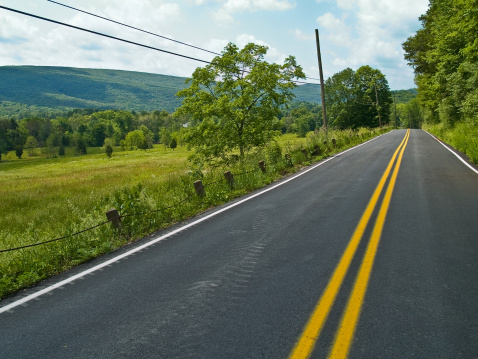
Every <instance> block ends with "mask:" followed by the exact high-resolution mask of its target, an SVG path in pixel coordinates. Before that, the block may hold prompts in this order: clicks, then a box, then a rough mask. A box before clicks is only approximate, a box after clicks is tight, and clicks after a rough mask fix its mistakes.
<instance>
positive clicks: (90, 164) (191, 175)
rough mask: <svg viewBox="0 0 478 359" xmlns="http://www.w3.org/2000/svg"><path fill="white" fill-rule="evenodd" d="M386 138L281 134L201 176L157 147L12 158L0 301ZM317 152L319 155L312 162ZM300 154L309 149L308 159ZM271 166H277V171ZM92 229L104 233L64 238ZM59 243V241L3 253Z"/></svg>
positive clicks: (365, 133)
mask: <svg viewBox="0 0 478 359" xmlns="http://www.w3.org/2000/svg"><path fill="white" fill-rule="evenodd" d="M388 130H389V129H383V130H365V129H362V130H360V131H359V132H353V131H342V132H338V131H336V132H329V133H328V134H327V135H325V134H324V133H319V134H310V135H309V136H308V137H307V138H306V139H298V138H297V137H296V136H295V135H285V136H282V137H281V138H279V139H278V141H277V143H278V144H279V146H280V148H279V156H278V157H277V151H276V152H274V151H273V150H274V146H272V147H271V148H270V149H266V150H264V151H258V152H257V153H255V155H254V156H251V157H250V161H249V162H246V163H242V164H238V165H235V166H232V167H230V168H221V169H216V170H212V169H207V170H202V171H201V172H200V173H198V172H197V171H191V169H190V167H189V163H188V161H187V157H188V155H189V154H190V152H188V151H187V150H186V148H184V147H178V148H177V149H176V150H175V151H172V150H171V149H169V148H165V147H164V146H162V145H155V147H154V148H153V149H151V150H147V151H141V150H139V151H121V150H120V149H119V148H115V151H114V152H113V157H112V158H107V157H106V155H105V154H104V153H103V151H102V149H100V148H95V149H93V148H89V149H88V154H87V155H83V156H74V155H73V154H72V153H68V152H67V154H66V156H65V157H58V158H50V159H49V158H45V156H44V155H39V153H38V155H37V156H30V157H29V156H28V155H27V154H26V153H25V154H24V158H22V159H17V158H16V157H14V156H13V154H12V153H10V154H8V155H7V156H4V157H2V161H1V162H0V198H1V199H2V200H1V202H0V213H1V216H0V298H2V297H4V296H5V295H7V294H9V293H12V292H14V291H16V290H18V289H20V288H23V287H26V286H28V285H31V284H33V283H36V282H38V281H40V280H42V279H44V278H47V277H49V276H51V275H54V274H56V273H59V272H61V271H63V270H65V269H68V268H71V267H72V266H75V265H77V264H79V263H81V262H84V261H87V260H89V259H91V258H94V257H96V256H98V255H101V254H103V253H107V252H109V251H111V250H113V249H115V248H118V247H120V246H122V245H124V244H126V243H128V242H130V241H132V240H135V239H137V238H141V237H142V236H144V235H147V234H148V233H152V232H154V231H155V230H157V229H160V228H164V227H167V226H169V225H171V224H172V223H175V222H177V221H180V220H182V219H185V218H188V217H190V216H193V215H194V214H196V213H198V212H200V211H203V210H205V209H207V208H209V207H211V206H215V205H218V204H220V203H224V202H227V201H229V200H231V199H232V198H235V197H238V196H240V195H243V194H245V193H247V192H248V191H251V190H253V189H256V188H260V187H262V186H264V185H265V184H268V183H271V182H272V181H274V180H275V179H277V178H279V177H280V176H281V175H283V174H285V173H287V172H294V171H295V170H297V169H298V168H300V167H301V166H303V165H308V164H310V163H311V162H313V161H317V160H320V159H322V158H324V157H327V156H329V155H331V154H333V153H335V152H338V151H341V150H343V149H345V148H348V147H351V146H353V145H355V144H358V143H361V142H363V141H366V140H368V139H369V138H371V137H374V136H376V135H378V134H380V133H384V132H386V131H388ZM332 138H336V146H335V147H333V146H332V145H331V139H332ZM324 140H328V143H329V144H328V145H327V146H325V145H324V144H323V142H324ZM316 145H318V146H319V147H320V152H321V153H320V154H317V153H313V151H314V150H313V148H314V146H316ZM275 148H276V150H277V146H276V147H275ZM302 148H306V149H307V151H308V155H307V157H306V156H305V155H304V154H303V153H302V151H301V150H302ZM285 153H290V154H291V157H290V162H289V163H287V162H285V161H284V154H285ZM274 156H275V157H274ZM274 158H279V161H278V162H277V164H274V161H275V160H274ZM261 159H264V160H266V162H267V163H268V166H267V169H268V170H267V173H266V174H263V173H262V172H261V171H260V170H259V168H258V166H257V163H258V161H259V160H261ZM291 166H292V167H291ZM225 170H231V172H232V173H233V174H235V188H234V189H233V190H231V189H230V188H229V187H228V185H227V183H226V182H225V181H224V177H223V173H224V171H225ZM251 170H252V171H251ZM244 172H248V174H243V173H244ZM241 173H242V175H239V174H241ZM236 175H237V176H236ZM198 178H201V179H202V180H203V182H204V183H205V184H213V185H211V186H208V187H207V188H206V192H207V197H206V198H204V199H202V200H200V199H198V198H197V196H195V195H193V196H191V197H189V196H190V195H191V194H193V193H194V187H193V182H194V180H196V179H198ZM185 199H188V200H185ZM180 202H181V204H180V205H178V203H180ZM112 207H114V208H117V209H118V211H119V212H120V215H121V216H125V217H124V218H122V221H123V228H122V230H121V231H118V230H116V229H114V228H113V227H112V226H111V224H110V223H104V222H105V221H106V216H105V213H106V211H107V210H108V209H110V208H112ZM166 207H170V208H167V209H166ZM102 223H103V224H102ZM98 224H102V225H100V226H99V227H97V228H95V229H93V230H91V231H88V232H85V233H82V234H79V235H74V236H71V235H72V234H74V233H77V232H80V231H82V230H84V229H87V228H90V227H94V226H96V225H98ZM60 237H65V238H64V239H62V240H59V241H54V242H52V243H48V244H44V245H40V246H35V247H32V248H25V249H20V250H15V251H9V252H3V253H2V252H1V251H2V250H4V249H9V248H15V247H19V246H25V245H29V244H34V243H40V242H45V241H49V240H52V239H56V238H60Z"/></svg>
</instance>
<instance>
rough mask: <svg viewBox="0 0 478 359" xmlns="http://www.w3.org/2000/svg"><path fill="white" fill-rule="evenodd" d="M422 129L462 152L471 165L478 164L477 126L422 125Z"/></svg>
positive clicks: (472, 124)
mask: <svg viewBox="0 0 478 359" xmlns="http://www.w3.org/2000/svg"><path fill="white" fill-rule="evenodd" d="M422 128H423V129H424V130H426V131H428V132H430V133H432V134H434V135H435V136H436V137H438V138H439V139H440V140H442V141H444V142H446V143H448V144H450V145H451V146H453V147H454V148H456V149H457V150H459V151H461V152H463V153H464V154H466V155H467V156H468V157H469V158H470V159H471V161H472V162H473V163H475V164H478V125H477V124H476V123H475V122H472V121H463V122H458V123H457V124H455V126H454V127H449V126H447V125H446V124H445V123H440V124H424V125H423V126H422Z"/></svg>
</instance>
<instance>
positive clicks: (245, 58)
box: [176, 43, 305, 162]
mask: <svg viewBox="0 0 478 359" xmlns="http://www.w3.org/2000/svg"><path fill="white" fill-rule="evenodd" d="M267 50H268V48H267V47H266V46H261V45H256V44H252V43H251V44H248V45H246V46H245V47H244V48H243V49H242V50H239V48H238V47H237V46H236V45H234V44H232V43H229V44H228V45H227V46H226V47H225V49H224V51H223V52H222V54H221V55H220V56H217V57H215V58H214V60H213V61H212V62H211V64H209V65H207V66H206V67H204V68H197V69H196V70H195V71H194V73H193V76H192V78H190V79H188V80H187V83H188V84H189V87H188V88H186V89H184V90H182V91H179V92H178V93H177V96H178V97H180V98H183V101H182V106H181V107H180V108H179V109H178V110H177V112H176V114H177V115H184V116H186V117H188V116H189V117H190V118H191V119H192V120H193V123H194V124H195V125H194V126H193V127H192V128H190V129H189V131H188V135H187V141H188V143H189V144H190V145H191V146H192V147H193V148H194V149H195V152H196V159H200V160H205V161H208V162H214V161H216V160H218V159H223V160H225V159H227V157H228V156H229V155H231V154H232V153H233V152H234V151H236V150H238V151H239V153H240V156H241V157H243V156H244V154H245V152H246V151H247V150H249V149H251V148H252V147H255V146H264V145H265V144H266V143H268V142H269V141H270V140H271V139H272V138H274V136H276V135H277V134H278V131H277V125H278V123H279V120H278V118H277V116H278V115H279V113H280V107H281V106H284V105H288V104H290V102H291V101H292V99H293V97H294V95H293V93H292V90H293V88H294V87H295V86H296V85H295V83H294V82H293V79H294V78H305V75H304V72H303V71H302V68H301V67H300V66H299V65H298V64H297V62H296V60H295V58H294V57H292V56H290V57H288V58H287V59H286V60H285V62H284V64H283V65H278V64H274V63H273V64H269V63H267V62H266V61H264V56H265V55H266V53H267Z"/></svg>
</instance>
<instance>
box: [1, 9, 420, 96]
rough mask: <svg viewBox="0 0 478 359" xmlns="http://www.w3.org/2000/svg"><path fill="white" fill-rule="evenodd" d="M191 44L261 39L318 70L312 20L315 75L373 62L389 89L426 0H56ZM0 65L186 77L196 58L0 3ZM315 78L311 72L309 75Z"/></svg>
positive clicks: (165, 45)
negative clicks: (319, 58)
mask: <svg viewBox="0 0 478 359" xmlns="http://www.w3.org/2000/svg"><path fill="white" fill-rule="evenodd" d="M58 2H61V3H63V4H66V5H70V6H73V7H76V8H80V9H82V10H85V11H88V12H92V13H95V14H98V15H101V16H104V17H108V18H111V19H114V20H116V21H119V22H124V23H127V24H129V25H132V26H135V27H139V28H141V29H144V30H147V31H150V32H154V33H157V34H160V35H163V36H167V37H171V38H174V39H176V40H179V41H182V42H187V43H190V44H192V45H195V46H198V47H202V48H206V49H209V50H211V51H215V52H220V51H221V50H222V49H223V48H224V46H225V45H226V44H227V43H228V42H234V43H235V44H237V45H238V46H240V47H243V46H244V45H245V44H247V43H248V42H256V43H260V44H263V45H267V46H269V52H268V55H267V58H266V60H267V61H270V62H277V63H282V62H283V60H284V59H285V58H286V57H287V56H289V55H293V56H295V57H296V58H297V60H298V63H299V64H300V65H301V66H302V67H303V68H304V71H305V73H306V74H307V76H308V77H312V78H318V77H319V73H318V66H317V52H316V46H315V35H314V31H315V29H316V28H317V29H319V32H320V43H321V50H322V60H323V69H324V76H325V78H328V77H330V76H332V75H333V74H334V73H337V72H339V71H341V70H343V69H345V68H347V67H350V68H352V69H354V70H356V69H357V68H359V67H360V66H362V65H370V66H372V67H373V68H377V69H380V70H381V71H382V73H384V74H385V75H386V77H387V79H388V82H389V84H390V87H391V89H393V90H398V89H408V88H411V87H414V86H415V85H414V82H413V71H412V69H411V68H409V67H408V66H407V64H406V61H405V60H404V59H403V50H402V48H401V44H402V43H403V42H404V41H405V40H406V39H407V38H408V37H409V36H411V35H413V34H414V33H415V31H416V30H418V29H419V28H420V22H419V21H418V17H419V16H420V15H421V14H423V13H425V12H426V10H427V7H428V0H305V1H299V0H178V1H171V0H135V1H125V0H82V1H73V0H58ZM0 5H3V6H6V7H10V8H14V9H17V10H20V11H24V12H29V13H33V14H35V15H39V16H43V17H48V18H51V19H54V20H57V21H61V22H66V23H69V24H72V25H76V26H80V27H85V28H88V29H91V30H94V31H98V32H104V33H106V34H109V35H112V36H117V37H122V38H125V39H128V40H131V41H135V42H140V43H143V44H147V45H150V46H154V47H158V48H162V49H165V50H168V51H172V52H177V53H181V54H184V55H188V56H192V57H197V58H200V59H204V60H212V58H213V55H211V54H209V53H207V52H202V51H200V50H196V49H193V48H190V47H186V46H183V45H180V44H177V43H174V42H171V41H167V40H165V39H161V38H157V37H154V36H151V35H146V34H144V33H141V32H137V31H134V30H131V29H127V28H124V27H121V26H119V25H115V24H112V23H109V22H106V21H104V20H101V19H98V18H95V17H92V16H89V15H87V14H83V13H80V12H76V11H73V10H71V9H67V8H65V7H62V6H59V5H56V4H54V3H51V2H49V1H47V0H0ZM0 49H1V51H0V66H5V65H44V66H73V67H84V68H106V69H119V70H130V71H141V72H151V73H159V74H165V75H174V76H184V77H187V76H190V75H191V74H192V71H193V70H194V69H195V68H196V67H198V66H201V63H198V62H195V61H191V60H186V59H182V58H179V57H176V56H173V55H168V54H164V53H160V52H157V51H153V50H147V49H142V48H139V47H136V46H133V45H128V44H124V43H120V42H117V41H115V40H111V39H106V38H101V37H98V36H95V35H92V34H88V33H85V32H81V31H78V30H74V29H69V28H66V27H62V26H60V25H56V24H51V23H47V22H44V21H41V20H37V19H32V18H29V17H26V16H24V15H20V14H15V13H12V12H9V11H7V10H4V9H0ZM309 81H310V82H314V80H309Z"/></svg>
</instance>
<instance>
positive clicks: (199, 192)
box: [194, 180, 206, 198]
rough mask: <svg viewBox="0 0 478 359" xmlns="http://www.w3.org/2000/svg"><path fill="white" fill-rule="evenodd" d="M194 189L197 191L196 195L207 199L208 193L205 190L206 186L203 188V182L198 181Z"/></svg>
mask: <svg viewBox="0 0 478 359" xmlns="http://www.w3.org/2000/svg"><path fill="white" fill-rule="evenodd" d="M194 189H195V190H196V194H197V195H198V196H199V197H200V198H204V197H206V191H205V190H204V186H203V184H202V181H201V180H197V181H195V182H194Z"/></svg>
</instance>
